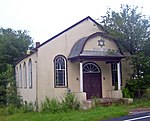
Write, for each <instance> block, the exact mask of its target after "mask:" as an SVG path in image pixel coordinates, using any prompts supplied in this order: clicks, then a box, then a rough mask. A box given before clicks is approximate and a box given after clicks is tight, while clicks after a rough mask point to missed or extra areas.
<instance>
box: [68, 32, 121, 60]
mask: <svg viewBox="0 0 150 121" xmlns="http://www.w3.org/2000/svg"><path fill="white" fill-rule="evenodd" d="M98 35H100V36H102V37H104V38H108V39H111V40H114V39H113V38H112V37H110V36H108V35H107V34H106V33H103V32H96V33H94V34H92V35H90V36H88V37H83V38H81V39H79V40H78V41H77V42H76V43H75V44H74V46H73V47H72V50H71V52H70V54H69V56H68V60H70V61H71V62H74V61H82V60H101V61H120V60H121V58H124V56H123V54H122V52H121V50H120V49H119V51H118V52H111V51H110V52H109V51H97V50H83V49H84V46H85V44H86V42H87V41H88V40H89V39H90V38H93V37H95V36H98ZM114 41H115V42H116V40H114ZM116 44H117V43H116Z"/></svg>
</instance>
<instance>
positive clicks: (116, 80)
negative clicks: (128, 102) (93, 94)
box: [111, 61, 122, 86]
mask: <svg viewBox="0 0 150 121" xmlns="http://www.w3.org/2000/svg"><path fill="white" fill-rule="evenodd" d="M113 64H115V65H116V70H115V71H116V75H117V76H116V79H115V80H113V77H114V73H113ZM111 74H112V86H115V83H116V84H117V85H118V68H117V62H112V63H111ZM120 76H121V86H122V66H121V61H120Z"/></svg>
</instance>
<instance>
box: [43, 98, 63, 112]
mask: <svg viewBox="0 0 150 121" xmlns="http://www.w3.org/2000/svg"><path fill="white" fill-rule="evenodd" d="M60 110H61V104H60V102H59V101H57V100H56V99H55V98H52V99H49V98H48V97H46V99H45V101H44V102H43V103H42V112H58V111H60Z"/></svg>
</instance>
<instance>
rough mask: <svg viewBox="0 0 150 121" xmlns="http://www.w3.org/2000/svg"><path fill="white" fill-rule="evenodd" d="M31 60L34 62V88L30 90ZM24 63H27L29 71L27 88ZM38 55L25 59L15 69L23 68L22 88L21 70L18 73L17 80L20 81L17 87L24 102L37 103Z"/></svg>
mask: <svg viewBox="0 0 150 121" xmlns="http://www.w3.org/2000/svg"><path fill="white" fill-rule="evenodd" d="M30 59H31V61H32V88H29V79H28V78H29V74H28V63H29V60H30ZM24 62H25V63H26V69H27V88H25V85H24V76H23V65H24ZM36 64H37V53H34V54H32V55H30V56H29V57H27V58H25V59H23V60H22V61H21V62H19V63H18V64H17V65H16V66H15V69H17V68H18V69H19V68H20V65H21V67H22V85H23V86H22V87H21V85H20V74H19V70H18V73H17V75H16V80H18V81H19V85H18V87H17V91H18V93H19V94H20V96H21V98H22V99H23V102H24V101H27V102H28V103H29V102H33V103H34V102H35V101H36V71H37V70H36V67H37V65H36Z"/></svg>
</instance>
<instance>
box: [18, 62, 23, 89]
mask: <svg viewBox="0 0 150 121" xmlns="http://www.w3.org/2000/svg"><path fill="white" fill-rule="evenodd" d="M19 82H20V88H22V87H23V83H22V66H21V64H20V66H19Z"/></svg>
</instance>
